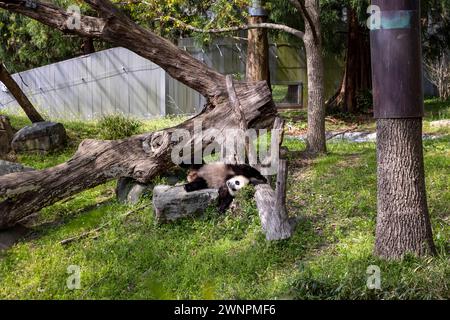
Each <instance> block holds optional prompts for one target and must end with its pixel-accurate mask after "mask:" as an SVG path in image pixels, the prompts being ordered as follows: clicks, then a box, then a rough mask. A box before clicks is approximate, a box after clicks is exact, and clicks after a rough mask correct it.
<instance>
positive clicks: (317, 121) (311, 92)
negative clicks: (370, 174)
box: [304, 0, 326, 154]
mask: <svg viewBox="0 0 450 320" xmlns="http://www.w3.org/2000/svg"><path fill="white" fill-rule="evenodd" d="M305 2H306V3H305V4H306V8H307V10H308V12H309V15H310V17H311V20H312V22H313V27H311V26H310V25H309V24H308V23H305V37H304V42H305V48H306V63H307V69H308V132H307V151H308V152H310V153H313V154H318V153H324V152H326V140H325V100H324V96H325V87H324V76H323V73H324V65H323V57H322V40H321V31H320V4H319V1H318V0H306V1H305ZM313 30H315V33H316V35H317V36H316V37H315V36H314V32H313Z"/></svg>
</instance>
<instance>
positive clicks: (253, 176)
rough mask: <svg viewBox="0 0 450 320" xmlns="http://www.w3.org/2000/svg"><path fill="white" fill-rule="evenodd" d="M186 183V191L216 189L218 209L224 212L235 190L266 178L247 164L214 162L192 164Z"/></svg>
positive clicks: (255, 183)
mask: <svg viewBox="0 0 450 320" xmlns="http://www.w3.org/2000/svg"><path fill="white" fill-rule="evenodd" d="M187 181H188V183H187V184H185V185H184V189H185V190H186V191H187V192H192V191H196V190H201V189H209V188H212V189H218V190H219V204H218V210H219V212H220V213H224V212H225V211H226V210H227V209H228V207H229V206H230V204H231V202H233V198H234V196H235V194H236V192H237V191H239V190H240V189H242V188H243V187H245V186H246V185H248V184H249V183H250V184H252V185H257V184H262V183H267V179H266V178H264V176H262V175H261V173H260V172H259V171H258V170H256V169H255V168H253V167H251V166H249V165H247V164H225V163H223V162H214V163H209V164H202V165H194V166H192V167H191V168H190V169H189V172H188V175H187Z"/></svg>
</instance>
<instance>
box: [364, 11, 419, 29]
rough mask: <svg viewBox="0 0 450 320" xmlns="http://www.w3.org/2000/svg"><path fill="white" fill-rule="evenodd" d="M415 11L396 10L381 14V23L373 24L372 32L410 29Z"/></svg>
mask: <svg viewBox="0 0 450 320" xmlns="http://www.w3.org/2000/svg"><path fill="white" fill-rule="evenodd" d="M414 13H415V11H412V10H396V11H381V12H379V19H380V20H379V23H373V24H372V25H371V30H392V29H410V28H411V23H412V19H413V17H414Z"/></svg>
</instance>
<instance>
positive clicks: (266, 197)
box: [255, 118, 293, 240]
mask: <svg viewBox="0 0 450 320" xmlns="http://www.w3.org/2000/svg"><path fill="white" fill-rule="evenodd" d="M283 125H284V121H283V120H282V119H281V118H276V119H275V123H274V128H276V129H280V128H281V129H282V128H283ZM277 133H278V139H279V140H278V141H279V144H280V146H281V144H282V143H283V130H279V131H278V132H277ZM272 139H274V137H272ZM273 156H274V155H271V157H273ZM286 182H287V160H286V159H281V156H280V159H279V161H278V168H277V182H276V187H275V191H274V190H273V189H272V188H271V187H270V185H269V184H262V185H257V186H256V192H255V201H256V206H257V208H258V211H259V217H260V219H261V225H262V228H263V230H264V232H265V234H266V239H267V240H283V239H287V238H290V237H291V236H292V231H293V228H292V226H291V225H290V223H289V217H288V213H287V209H286V185H287V183H286Z"/></svg>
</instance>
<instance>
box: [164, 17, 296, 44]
mask: <svg viewBox="0 0 450 320" xmlns="http://www.w3.org/2000/svg"><path fill="white" fill-rule="evenodd" d="M167 19H168V20H169V21H172V22H175V23H177V24H179V25H180V26H181V27H183V28H184V29H187V30H191V31H194V32H199V33H225V32H233V31H240V30H250V29H258V28H265V29H272V30H280V31H284V32H287V33H290V34H292V35H294V36H296V37H297V38H299V39H302V40H303V37H304V35H305V34H304V32H303V31H300V30H297V29H294V28H291V27H288V26H286V25H283V24H276V23H257V24H247V25H242V26H236V27H229V28H220V29H201V28H196V27H194V26H191V25H189V24H187V23H185V22H183V21H181V20H179V19H177V18H173V17H168V18H167ZM159 20H161V19H159Z"/></svg>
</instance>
